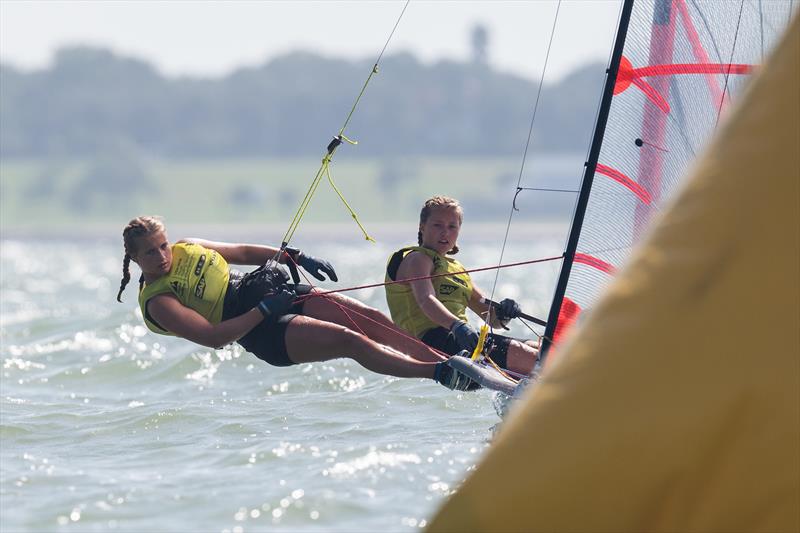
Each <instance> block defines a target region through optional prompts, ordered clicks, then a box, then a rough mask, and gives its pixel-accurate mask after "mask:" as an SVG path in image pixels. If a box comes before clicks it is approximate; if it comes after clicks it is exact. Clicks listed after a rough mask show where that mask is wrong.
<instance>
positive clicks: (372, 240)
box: [325, 164, 375, 242]
mask: <svg viewBox="0 0 800 533" xmlns="http://www.w3.org/2000/svg"><path fill="white" fill-rule="evenodd" d="M325 174H326V175H327V176H328V182H329V183H330V184H331V187H333V190H334V191H336V194H337V195H339V199H340V200H341V201H342V203H343V204H344V206H345V207H346V208H347V210H348V211H349V212H350V216H351V217H353V220H355V221H356V224H358V227H359V228H360V229H361V233H363V234H364V238H365V239H366V240H368V241H370V242H375V239H373V238H372V237H370V236H369V234H368V233H367V230H366V229H364V226H363V225H362V224H361V221H360V220H358V215H356V212H355V211H353V208H352V207H350V204H348V203H347V200H345V199H344V196H343V195H342V193H341V192H340V191H339V188H338V187H337V186H336V184H335V183H334V182H333V178H331V173H330V168H329V165H327V164H326V165H325Z"/></svg>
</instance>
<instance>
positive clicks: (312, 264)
mask: <svg viewBox="0 0 800 533" xmlns="http://www.w3.org/2000/svg"><path fill="white" fill-rule="evenodd" d="M297 264H298V265H300V266H301V267H303V268H304V269H306V271H308V273H309V274H311V275H312V276H314V277H315V278H317V279H318V280H320V281H325V276H323V275H322V274H323V272H324V273H325V274H327V275H328V277H329V278H330V279H331V281H339V278H338V277H337V276H336V271H335V270H333V265H331V264H330V263H329V262H327V261H325V260H324V259H317V258H316V257H314V256H312V255H308V254H306V253H300V254H299V259H298V260H297ZM320 271H322V272H320Z"/></svg>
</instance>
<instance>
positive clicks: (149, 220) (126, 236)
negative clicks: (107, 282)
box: [117, 216, 164, 302]
mask: <svg viewBox="0 0 800 533" xmlns="http://www.w3.org/2000/svg"><path fill="white" fill-rule="evenodd" d="M158 231H164V223H163V222H162V221H161V218H160V217H151V216H147V217H136V218H134V219H133V220H131V221H130V222H128V225H127V226H125V229H124V230H122V243H123V246H124V247H125V257H124V258H123V259H122V281H121V282H120V284H119V292H118V293H117V301H118V302H122V291H124V290H125V286H126V285H128V282H129V281H130V280H131V273H130V270H129V267H130V264H131V256H133V255H135V254H136V251H137V250H136V239H138V238H139V237H146V236H148V235H152V234H153V233H156V232H158ZM142 283H144V275H142V277H140V278H139V287H141V286H142Z"/></svg>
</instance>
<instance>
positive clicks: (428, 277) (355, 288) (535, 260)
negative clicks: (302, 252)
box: [297, 254, 564, 301]
mask: <svg viewBox="0 0 800 533" xmlns="http://www.w3.org/2000/svg"><path fill="white" fill-rule="evenodd" d="M563 258H564V255H563V254H562V255H558V256H554V257H546V258H544V259H532V260H530V261H520V262H518V263H506V264H505V265H495V266H488V267H481V268H473V269H470V270H459V271H458V272H444V273H442V274H433V275H430V276H419V277H417V278H406V279H402V280H398V281H384V282H383V283H371V284H369V285H358V286H355V287H346V288H344V289H334V290H330V291H322V292H317V293H314V294H307V295H304V296H300V297H298V298H297V301H303V300H305V299H307V298H313V297H316V296H325V295H328V294H334V293H337V292H347V291H355V290H359V289H372V288H374V287H384V286H386V285H394V284H395V283H408V282H409V281H420V280H423V279H434V278H440V277H442V276H450V275H453V274H469V273H472V272H483V271H485V270H496V269H499V268H510V267H515V266H522V265H532V264H535V263H545V262H547V261H557V260H559V259H563ZM303 277H305V278H306V280H308V277H307V276H305V274H303ZM309 284H310V285H311V283H309ZM312 286H313V285H312Z"/></svg>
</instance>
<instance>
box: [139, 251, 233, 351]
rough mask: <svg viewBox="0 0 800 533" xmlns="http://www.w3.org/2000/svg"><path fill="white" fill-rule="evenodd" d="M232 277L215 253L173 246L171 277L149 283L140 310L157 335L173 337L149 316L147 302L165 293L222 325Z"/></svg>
mask: <svg viewBox="0 0 800 533" xmlns="http://www.w3.org/2000/svg"><path fill="white" fill-rule="evenodd" d="M229 277H230V272H229V270H228V262H227V261H225V258H224V257H222V255H220V254H219V253H218V252H217V251H216V250H211V249H209V248H205V247H204V246H201V245H199V244H193V243H178V244H173V245H172V267H171V268H170V270H169V273H168V274H165V275H164V276H161V277H160V278H158V279H157V280H155V281H154V282H152V283H146V284H145V285H144V286H143V287H142V289H141V290H140V291H139V307H140V308H141V310H142V316H143V317H144V323H145V325H147V328H148V329H149V330H150V331H153V332H155V333H160V334H162V335H174V333H171V332H169V331H167V330H165V329H164V328H162V327H161V326H160V325H159V324H158V323H157V322H156V321H155V320H153V318H152V317H151V316H150V314H149V313H148V312H147V302H148V300H150V299H151V298H152V297H154V296H157V295H159V294H164V293H171V294H174V295H175V296H176V297H177V298H178V300H179V301H180V302H181V303H182V304H183V305H185V306H186V307H188V308H190V309H193V310H195V311H197V312H198V313H200V314H201V315H203V316H204V317H205V318H206V319H208V321H209V322H211V323H212V324H217V323H219V322H220V321H221V320H222V307H223V302H224V300H225V292H226V291H227V290H228V279H229Z"/></svg>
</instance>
